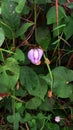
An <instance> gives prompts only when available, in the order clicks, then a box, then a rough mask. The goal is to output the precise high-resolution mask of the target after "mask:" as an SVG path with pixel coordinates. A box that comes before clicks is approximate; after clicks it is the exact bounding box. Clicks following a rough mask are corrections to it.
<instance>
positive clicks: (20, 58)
mask: <svg viewBox="0 0 73 130" xmlns="http://www.w3.org/2000/svg"><path fill="white" fill-rule="evenodd" d="M13 58H15V59H16V60H17V61H19V62H24V61H25V55H24V53H23V52H22V50H20V49H18V48H17V49H16V51H15V53H14V55H13Z"/></svg>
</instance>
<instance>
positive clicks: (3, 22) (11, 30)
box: [0, 21, 15, 47]
mask: <svg viewBox="0 0 73 130" xmlns="http://www.w3.org/2000/svg"><path fill="white" fill-rule="evenodd" d="M0 23H1V24H2V25H4V26H6V27H7V28H8V29H9V30H10V31H11V33H12V40H13V47H15V38H14V32H13V30H12V28H11V27H10V26H9V25H7V24H6V23H4V22H3V21H0Z"/></svg>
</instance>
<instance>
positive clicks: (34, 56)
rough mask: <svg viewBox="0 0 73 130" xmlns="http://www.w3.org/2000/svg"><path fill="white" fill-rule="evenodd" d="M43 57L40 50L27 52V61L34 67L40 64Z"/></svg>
mask: <svg viewBox="0 0 73 130" xmlns="http://www.w3.org/2000/svg"><path fill="white" fill-rule="evenodd" d="M42 55H43V50H42V49H39V48H37V49H31V50H29V52H28V59H29V60H30V61H31V62H32V63H33V64H35V65H39V64H40V62H41V61H40V60H41V58H42Z"/></svg>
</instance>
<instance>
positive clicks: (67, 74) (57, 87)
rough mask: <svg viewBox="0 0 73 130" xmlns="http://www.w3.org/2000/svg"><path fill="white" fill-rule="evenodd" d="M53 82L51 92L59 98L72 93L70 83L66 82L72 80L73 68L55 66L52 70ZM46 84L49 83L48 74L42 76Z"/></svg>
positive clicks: (66, 96)
mask: <svg viewBox="0 0 73 130" xmlns="http://www.w3.org/2000/svg"><path fill="white" fill-rule="evenodd" d="M52 74H53V78H54V83H53V88H52V89H53V93H54V94H55V95H56V96H58V97H61V98H68V97H70V95H71V94H72V85H71V84H68V82H70V81H73V70H70V69H67V68H66V67H62V66H59V67H56V68H55V69H53V70H52ZM43 78H44V80H46V82H47V83H48V84H50V82H51V81H50V79H49V78H50V77H49V74H48V75H47V76H44V77H43Z"/></svg>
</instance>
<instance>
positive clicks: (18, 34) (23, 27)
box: [16, 22, 34, 37]
mask: <svg viewBox="0 0 73 130" xmlns="http://www.w3.org/2000/svg"><path fill="white" fill-rule="evenodd" d="M33 24H34V23H32V22H31V23H28V22H27V23H25V24H23V25H22V26H21V28H20V29H19V30H17V32H16V37H19V36H21V35H23V34H24V33H25V32H26V31H27V30H28V28H29V27H31V26H32V25H33Z"/></svg>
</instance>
